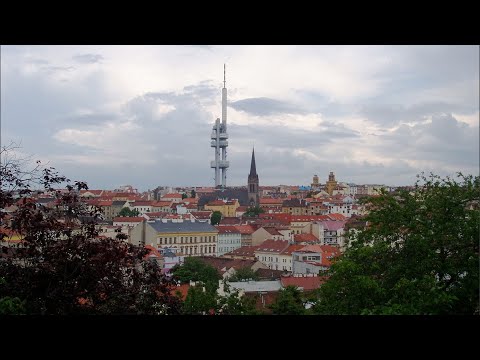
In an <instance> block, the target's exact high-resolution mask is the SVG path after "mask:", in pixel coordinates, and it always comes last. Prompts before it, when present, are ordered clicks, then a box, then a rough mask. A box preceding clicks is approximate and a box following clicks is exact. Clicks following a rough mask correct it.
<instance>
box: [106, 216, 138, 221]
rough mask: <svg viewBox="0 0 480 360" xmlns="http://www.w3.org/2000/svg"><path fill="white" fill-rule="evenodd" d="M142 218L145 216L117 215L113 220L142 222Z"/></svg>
mask: <svg viewBox="0 0 480 360" xmlns="http://www.w3.org/2000/svg"><path fill="white" fill-rule="evenodd" d="M143 220H145V218H144V217H141V216H118V217H115V218H113V222H142V221H143Z"/></svg>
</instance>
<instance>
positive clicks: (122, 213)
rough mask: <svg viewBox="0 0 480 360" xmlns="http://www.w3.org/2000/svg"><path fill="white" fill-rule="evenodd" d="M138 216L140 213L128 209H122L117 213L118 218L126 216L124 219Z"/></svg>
mask: <svg viewBox="0 0 480 360" xmlns="http://www.w3.org/2000/svg"><path fill="white" fill-rule="evenodd" d="M139 215H140V213H139V212H138V210H137V209H133V210H131V209H130V208H128V207H124V208H122V210H120V212H119V213H118V216H126V217H134V216H139Z"/></svg>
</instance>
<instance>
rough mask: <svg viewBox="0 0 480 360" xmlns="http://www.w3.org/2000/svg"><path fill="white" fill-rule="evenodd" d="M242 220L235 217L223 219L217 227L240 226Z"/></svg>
mask: <svg viewBox="0 0 480 360" xmlns="http://www.w3.org/2000/svg"><path fill="white" fill-rule="evenodd" d="M241 223H242V220H240V219H239V218H236V217H224V218H223V219H222V220H220V223H219V224H218V225H222V226H224V225H240V224H241Z"/></svg>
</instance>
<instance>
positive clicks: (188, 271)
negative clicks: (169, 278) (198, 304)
mask: <svg viewBox="0 0 480 360" xmlns="http://www.w3.org/2000/svg"><path fill="white" fill-rule="evenodd" d="M171 273H172V275H173V280H175V281H180V283H183V284H188V283H189V282H190V281H194V282H202V283H203V284H204V285H205V287H206V289H207V291H210V292H215V291H216V290H217V289H218V280H220V279H221V278H222V277H221V276H220V274H219V273H218V271H217V269H215V268H214V267H213V266H211V265H209V264H207V263H205V262H204V261H203V260H202V259H199V258H197V257H187V258H185V261H184V263H183V264H182V265H176V266H174V267H173V268H172V269H171Z"/></svg>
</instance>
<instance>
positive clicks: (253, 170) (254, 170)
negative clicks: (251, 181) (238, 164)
mask: <svg viewBox="0 0 480 360" xmlns="http://www.w3.org/2000/svg"><path fill="white" fill-rule="evenodd" d="M256 175H257V167H256V166H255V148H253V150H252V162H251V163H250V174H249V176H256Z"/></svg>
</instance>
